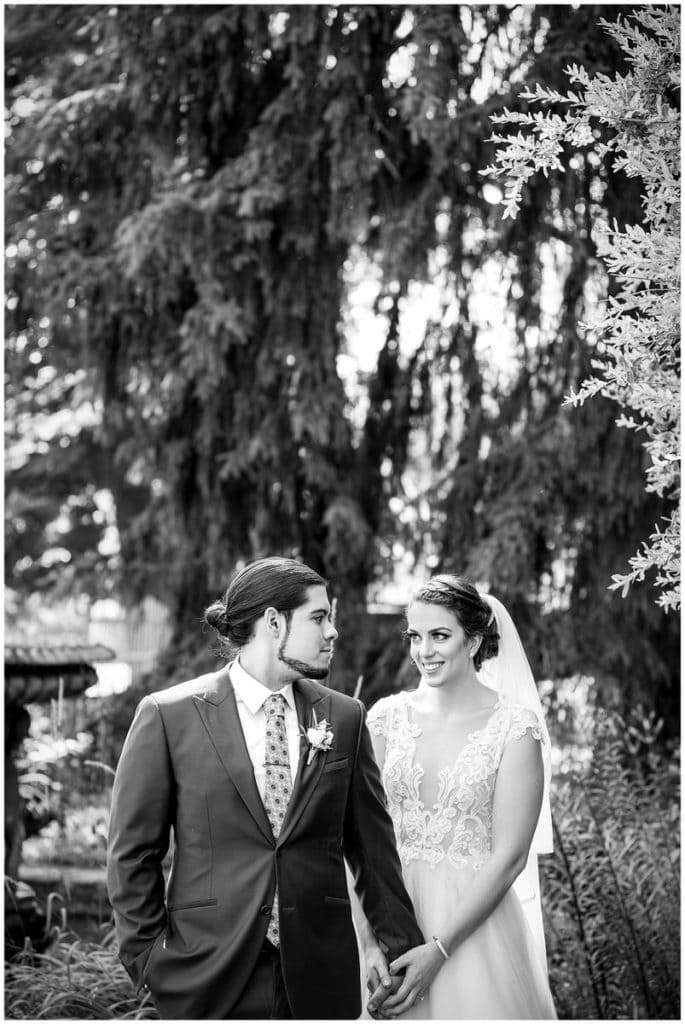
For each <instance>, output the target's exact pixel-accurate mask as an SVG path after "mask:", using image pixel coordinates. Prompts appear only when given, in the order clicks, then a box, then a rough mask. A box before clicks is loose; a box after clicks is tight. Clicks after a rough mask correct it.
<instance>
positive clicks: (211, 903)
mask: <svg viewBox="0 0 685 1024" xmlns="http://www.w3.org/2000/svg"><path fill="white" fill-rule="evenodd" d="M218 903H219V900H218V899H217V898H216V896H215V897H214V899H211V900H190V901H189V902H188V903H169V904H168V905H167V911H168V912H169V913H170V914H173V913H174V911H176V910H202V909H203V907H216V906H217V905H218Z"/></svg>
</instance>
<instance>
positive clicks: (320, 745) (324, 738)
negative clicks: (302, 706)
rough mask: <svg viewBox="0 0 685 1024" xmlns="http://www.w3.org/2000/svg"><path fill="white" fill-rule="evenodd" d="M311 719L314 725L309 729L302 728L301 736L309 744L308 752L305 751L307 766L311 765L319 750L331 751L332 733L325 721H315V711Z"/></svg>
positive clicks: (323, 719)
mask: <svg viewBox="0 0 685 1024" xmlns="http://www.w3.org/2000/svg"><path fill="white" fill-rule="evenodd" d="M312 719H313V722H314V724H313V725H312V726H310V727H309V729H304V728H303V727H301V728H302V735H303V736H304V738H305V739H306V741H307V743H308V744H309V750H308V751H307V764H311V763H312V761H313V760H314V755H315V754H318V752H319V751H320V750H323V751H326V750H330V749H331V744H332V743H333V732H332V730H331V728H330V726H329V724H328V722H327V721H326V719H325V718H322V719H321V721H320V722H319V721H317V718H316V711H312Z"/></svg>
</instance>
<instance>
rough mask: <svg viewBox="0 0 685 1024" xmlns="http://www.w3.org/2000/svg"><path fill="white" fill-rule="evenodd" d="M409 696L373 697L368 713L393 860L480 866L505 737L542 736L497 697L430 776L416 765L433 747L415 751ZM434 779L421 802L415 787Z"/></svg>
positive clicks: (416, 731) (526, 713) (531, 719)
mask: <svg viewBox="0 0 685 1024" xmlns="http://www.w3.org/2000/svg"><path fill="white" fill-rule="evenodd" d="M413 717H415V716H414V713H413V709H412V705H411V697H410V695H409V694H407V693H399V694H396V695H394V696H392V697H385V698H384V699H382V700H379V701H378V702H377V703H376V704H375V705H374V706H373V708H372V709H371V711H370V712H369V717H368V722H369V728H370V730H371V732H372V734H373V735H374V736H381V737H383V739H384V740H385V756H384V758H383V759H382V766H381V772H382V778H383V785H384V787H385V792H386V795H387V799H388V809H389V811H390V814H391V817H392V821H393V825H394V827H395V836H396V839H397V846H398V850H399V854H400V858H401V860H402V863H403V864H407V863H409V862H410V861H412V860H423V861H427V862H428V863H429V864H431V865H433V866H434V865H435V864H438V863H439V862H440V861H442V860H444V859H445V857H447V858H448V859H449V861H450V862H451V863H452V864H453V865H454V866H455V867H470V868H473V869H475V870H477V869H478V868H480V867H482V865H483V863H484V862H485V861H486V860H487V859H488V857H489V855H490V849H491V837H492V806H493V796H494V792H495V780H496V777H497V770H498V768H499V764H500V761H501V759H502V753H503V751H504V748H505V747H506V745H507V743H509V742H511V741H512V740H516V739H520V738H521V737H522V736H524V735H525V734H526V733H527V732H528V731H530V732H531V734H532V735H533V737H534V738H535V739H537V740H539V741H540V742H542V741H543V731H542V728H541V724H540V722H539V720H538V718H537V716H536V715H535V713H534V712H533V711H531V710H529V709H528V708H525V707H522V706H521V705H518V704H511V703H508V702H505V701H504V700H502V699H500V700H498V702H497V703H496V704H495V706H494V708H493V710H492V712H491V713H490V715H489V717H488V719H487V722H486V723H485V725H484V726H483V727H482V728H480V729H477V730H475V731H474V732H471V733H468V735H467V736H466V741H465V743H464V744H463V745H462V746H461V749H459V750H458V751H457V753H456V756H455V755H453V753H452V751H453V747H452V748H450V750H449V751H448V752H447V753H445V755H444V757H443V761H444V763H443V764H442V766H441V767H440V768H439V769H438V770H437V772H436V775H437V778H436V779H435V780H433V779H430V778H429V777H428V776H427V775H426V773H425V771H424V768H423V767H422V759H423V760H424V761H425V763H432V762H434V761H435V750H434V749H432V748H431V749H426V744H424V749H423V750H422V749H421V737H422V735H423V732H422V729H421V728H420V727H419V726H418V725H417V724H415V721H414V720H413ZM432 783H434V784H435V791H434V794H433V795H434V796H435V797H436V799H435V801H434V802H433V803H432V805H430V806H426V805H425V804H424V802H423V800H422V787H423V786H424V785H430V784H432Z"/></svg>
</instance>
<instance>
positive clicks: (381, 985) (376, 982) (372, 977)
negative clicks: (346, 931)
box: [364, 941, 392, 1002]
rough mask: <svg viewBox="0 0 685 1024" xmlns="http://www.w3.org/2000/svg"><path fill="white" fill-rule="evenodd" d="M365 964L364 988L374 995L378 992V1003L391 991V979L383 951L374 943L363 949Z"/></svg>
mask: <svg viewBox="0 0 685 1024" xmlns="http://www.w3.org/2000/svg"><path fill="white" fill-rule="evenodd" d="M364 960H365V962H366V987H367V989H368V990H369V992H371V993H373V994H374V995H375V993H376V992H380V993H381V995H380V1002H382V1001H383V999H385V997H386V996H387V995H389V994H390V992H391V991H392V979H391V977H390V972H389V970H388V961H387V960H386V959H385V956H384V954H383V950H382V949H381V947H380V946H379V945H378V943H377V942H376V941H374V942H373V943H372V944H367V945H366V946H365V947H364Z"/></svg>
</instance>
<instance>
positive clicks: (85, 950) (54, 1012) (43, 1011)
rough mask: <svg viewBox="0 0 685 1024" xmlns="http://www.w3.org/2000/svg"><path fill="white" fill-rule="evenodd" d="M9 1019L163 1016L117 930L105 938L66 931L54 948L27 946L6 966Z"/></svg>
mask: <svg viewBox="0 0 685 1024" xmlns="http://www.w3.org/2000/svg"><path fill="white" fill-rule="evenodd" d="M4 1018H5V1019H7V1020H26V1019H30V1020H64V1019H72V1020H73V1019H75V1020H158V1019H159V1014H158V1013H157V1010H156V1009H155V1007H154V1004H153V1003H152V1001H151V999H150V996H149V994H146V995H145V997H144V998H141V999H138V997H137V996H136V995H135V994H134V992H133V988H132V986H131V981H130V979H129V977H128V975H127V973H126V971H125V970H124V968H123V967H122V965H121V963H120V962H119V958H118V956H117V949H116V944H115V941H114V933H113V931H111V930H110V931H109V932H108V933H107V934H106V935H105V936H104V937H103V939H102V941H101V942H100V943H94V942H82V941H80V940H79V939H77V938H76V937H75V936H74V935H73V933H71V932H62V933H60V935H59V936H58V939H57V941H56V943H55V944H54V946H53V947H52V949H51V950H50V952H49V953H43V954H35V953H32V952H30V951H27V952H26V953H24V954H21V955H20V957H19V958H18V959H17V960H16V961H14V962H12V963H10V964H8V965H7V967H6V970H5V1006H4Z"/></svg>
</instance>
